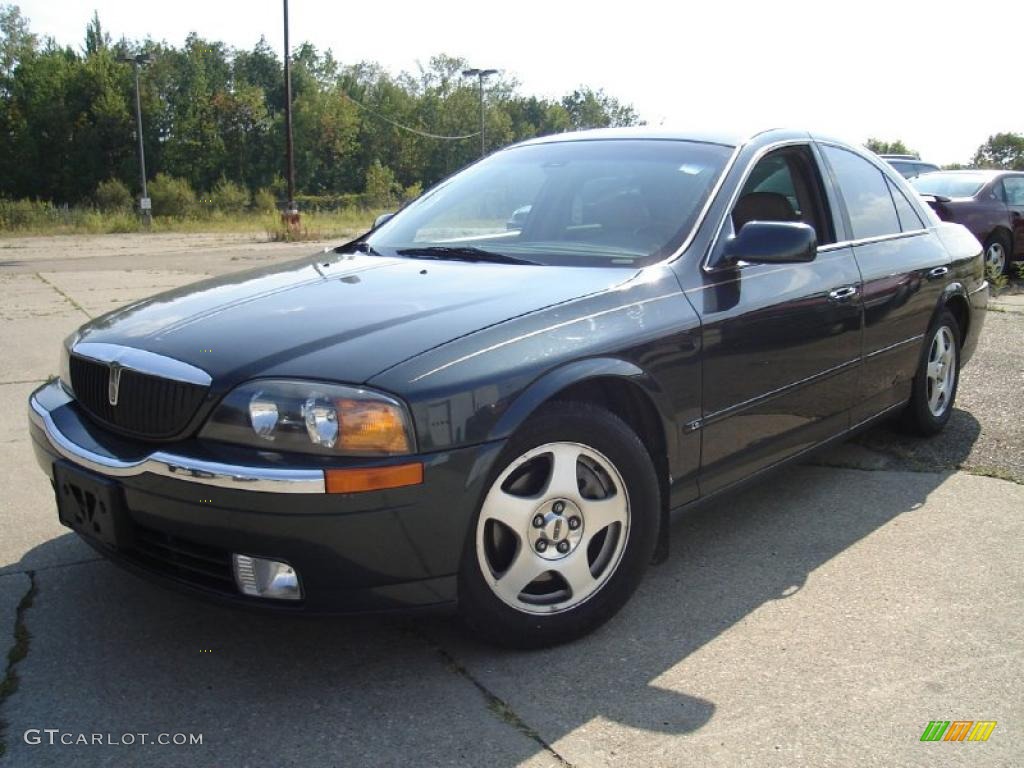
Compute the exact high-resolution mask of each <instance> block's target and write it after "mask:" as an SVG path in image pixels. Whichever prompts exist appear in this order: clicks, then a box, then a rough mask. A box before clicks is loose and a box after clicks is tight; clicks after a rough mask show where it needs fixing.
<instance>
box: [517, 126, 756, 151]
mask: <svg viewBox="0 0 1024 768" xmlns="http://www.w3.org/2000/svg"><path fill="white" fill-rule="evenodd" d="M766 132H767V131H755V132H746V131H737V130H732V131H729V130H699V129H698V130H680V129H670V128H661V127H659V128H651V127H648V126H636V127H630V128H592V129H589V130H584V131H567V132H566V133H553V134H550V135H548V136H539V137H537V138H535V139H527V140H526V141H523V142H520V143H518V144H514V145H513V146H517V147H521V146H524V145H530V144H554V143H558V142H564V141H599V140H607V139H620V140H621V139H640V140H660V141H699V142H704V143H707V144H721V145H722V146H726V147H736V146H739V145H740V144H745V143H746V142H748V141H749V140H750V139H752V138H754V137H755V136H757V135H759V134H761V133H766Z"/></svg>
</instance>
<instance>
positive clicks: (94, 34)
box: [85, 11, 110, 56]
mask: <svg viewBox="0 0 1024 768" xmlns="http://www.w3.org/2000/svg"><path fill="white" fill-rule="evenodd" d="M109 47H110V35H108V34H107V33H106V32H104V31H103V25H101V24H100V15H99V13H98V12H97V11H93V12H92V19H90V20H89V23H88V24H87V25H86V27H85V55H86V56H92V55H93V54H96V53H99V52H100V51H104V50H106V49H107V48H109Z"/></svg>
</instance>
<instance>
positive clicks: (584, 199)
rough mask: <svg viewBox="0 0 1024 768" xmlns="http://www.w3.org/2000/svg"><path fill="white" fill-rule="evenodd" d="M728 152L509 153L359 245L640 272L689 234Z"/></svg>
mask: <svg viewBox="0 0 1024 768" xmlns="http://www.w3.org/2000/svg"><path fill="white" fill-rule="evenodd" d="M731 151H732V148H731V147H726V146H722V145H719V144H706V143H701V142H693V141H664V140H646V141H645V140H632V139H631V140H614V139H613V140H589V141H564V142H554V143H549V144H533V145H527V146H523V147H515V148H512V149H509V150H506V151H503V152H498V153H496V154H494V155H492V156H491V157H489V158H487V159H485V160H483V161H481V162H479V163H477V164H475V165H472V166H470V167H469V168H467V169H466V170H464V171H463V172H461V173H459V174H457V175H456V176H454V177H452V178H451V179H449V180H448V181H446V182H444V183H442V184H440V185H439V186H437V187H435V188H434V189H432V190H431V191H429V192H427V193H426V194H425V195H424V196H423V197H421V198H420V199H419V200H417V201H416V202H415V203H413V204H412V205H410V206H409V207H408V208H406V209H405V210H403V211H401V212H400V213H399V214H398V215H397V216H395V217H394V218H393V219H391V220H390V221H389V222H387V223H386V224H385V225H384V226H382V227H381V228H380V229H379V230H377V231H376V232H374V233H373V234H372V235H370V236H369V237H368V238H367V240H366V243H367V244H368V245H369V246H370V248H372V249H373V250H374V251H377V252H379V253H382V254H385V255H393V254H399V255H402V254H403V252H406V254H423V253H425V252H429V251H430V250H431V249H436V250H438V251H447V252H451V249H467V250H468V249H478V250H480V251H486V252H488V253H489V254H500V255H501V256H505V257H510V258H512V259H517V260H524V261H529V262H534V263H537V264H551V265H554V264H558V265H577V264H578V265H588V266H590V265H600V266H614V265H623V266H643V265H644V264H649V263H653V262H654V261H657V260H659V259H662V258H664V257H665V256H667V255H669V254H670V253H672V251H673V250H674V249H675V248H677V247H678V246H679V245H680V244H681V243H682V241H683V240H684V239H685V237H686V236H687V235H688V234H689V232H690V230H691V229H692V228H693V226H694V225H695V223H696V220H697V216H698V214H699V212H700V210H701V208H702V206H703V205H704V203H705V201H706V200H707V198H708V195H709V194H710V192H711V188H712V186H713V185H714V183H715V181H716V180H717V179H718V177H719V175H720V174H721V172H722V169H723V168H724V167H725V164H726V162H727V160H728V158H729V155H730V153H731Z"/></svg>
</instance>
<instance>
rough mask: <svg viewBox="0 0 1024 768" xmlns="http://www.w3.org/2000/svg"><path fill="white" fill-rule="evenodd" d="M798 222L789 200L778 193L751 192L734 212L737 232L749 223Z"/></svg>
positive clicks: (734, 225) (741, 200)
mask: <svg viewBox="0 0 1024 768" xmlns="http://www.w3.org/2000/svg"><path fill="white" fill-rule="evenodd" d="M798 220H799V218H798V217H797V215H796V211H794V210H793V206H792V205H790V204H789V200H787V199H786V196H785V195H780V194H779V193H778V192H750V193H748V194H746V195H744V196H743V197H741V198H740V199H739V202H738V203H736V207H735V208H733V211H732V225H733V228H734V229H735V230H736V231H737V232H739V231H740V230H741V229H742V228H743V225H744V224H746V223H747V222H748V221H798Z"/></svg>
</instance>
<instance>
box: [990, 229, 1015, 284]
mask: <svg viewBox="0 0 1024 768" xmlns="http://www.w3.org/2000/svg"><path fill="white" fill-rule="evenodd" d="M1008 254H1009V248H1008V247H1007V245H1006V240H1005V238H1003V237H1002V236H1001V235H992V237H990V238H989V239H988V240H986V241H985V277H987V278H988V279H989V280H991V279H993V278H996V277H999V276H1000V275H1002V274H1004V273H1005V272H1006V268H1007V266H1008V265H1009V258H1008Z"/></svg>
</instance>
